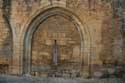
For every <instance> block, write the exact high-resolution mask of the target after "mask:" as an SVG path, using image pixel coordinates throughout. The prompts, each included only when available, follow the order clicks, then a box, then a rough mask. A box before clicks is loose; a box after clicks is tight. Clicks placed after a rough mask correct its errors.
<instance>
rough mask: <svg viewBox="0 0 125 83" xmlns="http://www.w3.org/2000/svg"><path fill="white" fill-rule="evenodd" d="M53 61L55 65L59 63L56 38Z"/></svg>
mask: <svg viewBox="0 0 125 83" xmlns="http://www.w3.org/2000/svg"><path fill="white" fill-rule="evenodd" d="M53 63H54V65H58V47H57V41H56V40H54V47H53Z"/></svg>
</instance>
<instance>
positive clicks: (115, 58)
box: [100, 14, 122, 65]
mask: <svg viewBox="0 0 125 83" xmlns="http://www.w3.org/2000/svg"><path fill="white" fill-rule="evenodd" d="M101 33H102V35H101V36H102V40H101V43H102V51H101V52H100V59H101V60H102V63H103V65H108V64H110V65H118V64H119V63H120V62H121V61H120V60H121V58H122V54H121V45H122V37H121V33H120V21H119V18H118V17H117V18H114V17H113V15H108V14H106V17H105V19H104V21H103V23H102V30H101Z"/></svg>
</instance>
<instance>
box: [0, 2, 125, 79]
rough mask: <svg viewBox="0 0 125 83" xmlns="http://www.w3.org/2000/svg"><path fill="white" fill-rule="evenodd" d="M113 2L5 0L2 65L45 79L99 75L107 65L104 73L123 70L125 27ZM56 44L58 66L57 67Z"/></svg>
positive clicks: (0, 13) (0, 10) (0, 12)
mask: <svg viewBox="0 0 125 83" xmlns="http://www.w3.org/2000/svg"><path fill="white" fill-rule="evenodd" d="M112 4H113V1H112V0H109V1H108V0H93V1H91V0H0V61H1V62H0V64H6V66H7V67H5V68H8V69H7V74H16V75H22V74H27V73H28V74H31V75H35V76H46V77H47V76H51V77H52V76H57V77H77V76H78V77H80V76H83V77H88V76H90V75H95V76H96V75H97V76H98V74H97V73H98V72H100V71H102V68H103V69H104V67H105V66H106V70H105V71H108V69H107V66H108V68H109V67H113V68H116V67H117V66H119V65H120V67H121V65H124V64H125V56H124V51H123V50H124V49H123V48H122V46H123V45H124V44H123V40H124V39H123V34H122V33H121V26H122V23H121V21H120V19H121V18H120V16H117V15H114V8H113V6H112ZM54 41H56V45H57V50H58V53H57V55H58V58H57V60H58V65H54V63H53V56H54V52H53V49H54ZM122 69H123V68H122ZM94 72H95V73H94ZM102 72H104V71H102Z"/></svg>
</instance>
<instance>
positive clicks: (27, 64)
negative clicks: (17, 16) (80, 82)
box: [23, 7, 91, 74]
mask: <svg viewBox="0 0 125 83" xmlns="http://www.w3.org/2000/svg"><path fill="white" fill-rule="evenodd" d="M53 16H61V17H63V18H66V19H68V20H69V21H71V23H72V24H73V25H74V26H75V27H76V29H77V31H78V33H79V37H80V62H81V63H80V65H81V66H82V67H81V70H83V67H85V68H88V66H89V56H90V47H91V46H90V35H89V32H88V30H87V27H85V24H82V23H81V21H80V19H79V18H78V17H77V16H76V15H75V14H74V13H72V12H71V11H69V10H67V9H64V8H60V7H52V8H49V9H46V10H45V11H43V12H41V13H39V14H38V15H36V17H35V18H33V19H32V20H31V22H30V24H29V25H28V28H27V31H26V34H25V38H24V56H23V73H24V74H26V73H30V74H31V71H32V54H33V53H32V49H31V48H32V39H33V34H34V33H35V32H36V31H37V28H38V27H39V26H40V24H42V23H43V22H44V21H45V20H46V19H48V18H50V17H53Z"/></svg>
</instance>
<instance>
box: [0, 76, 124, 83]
mask: <svg viewBox="0 0 125 83" xmlns="http://www.w3.org/2000/svg"><path fill="white" fill-rule="evenodd" d="M0 83H125V78H107V79H97V78H96V79H81V78H77V79H64V78H39V77H28V76H27V77H26V76H21V77H17V76H0Z"/></svg>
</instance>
